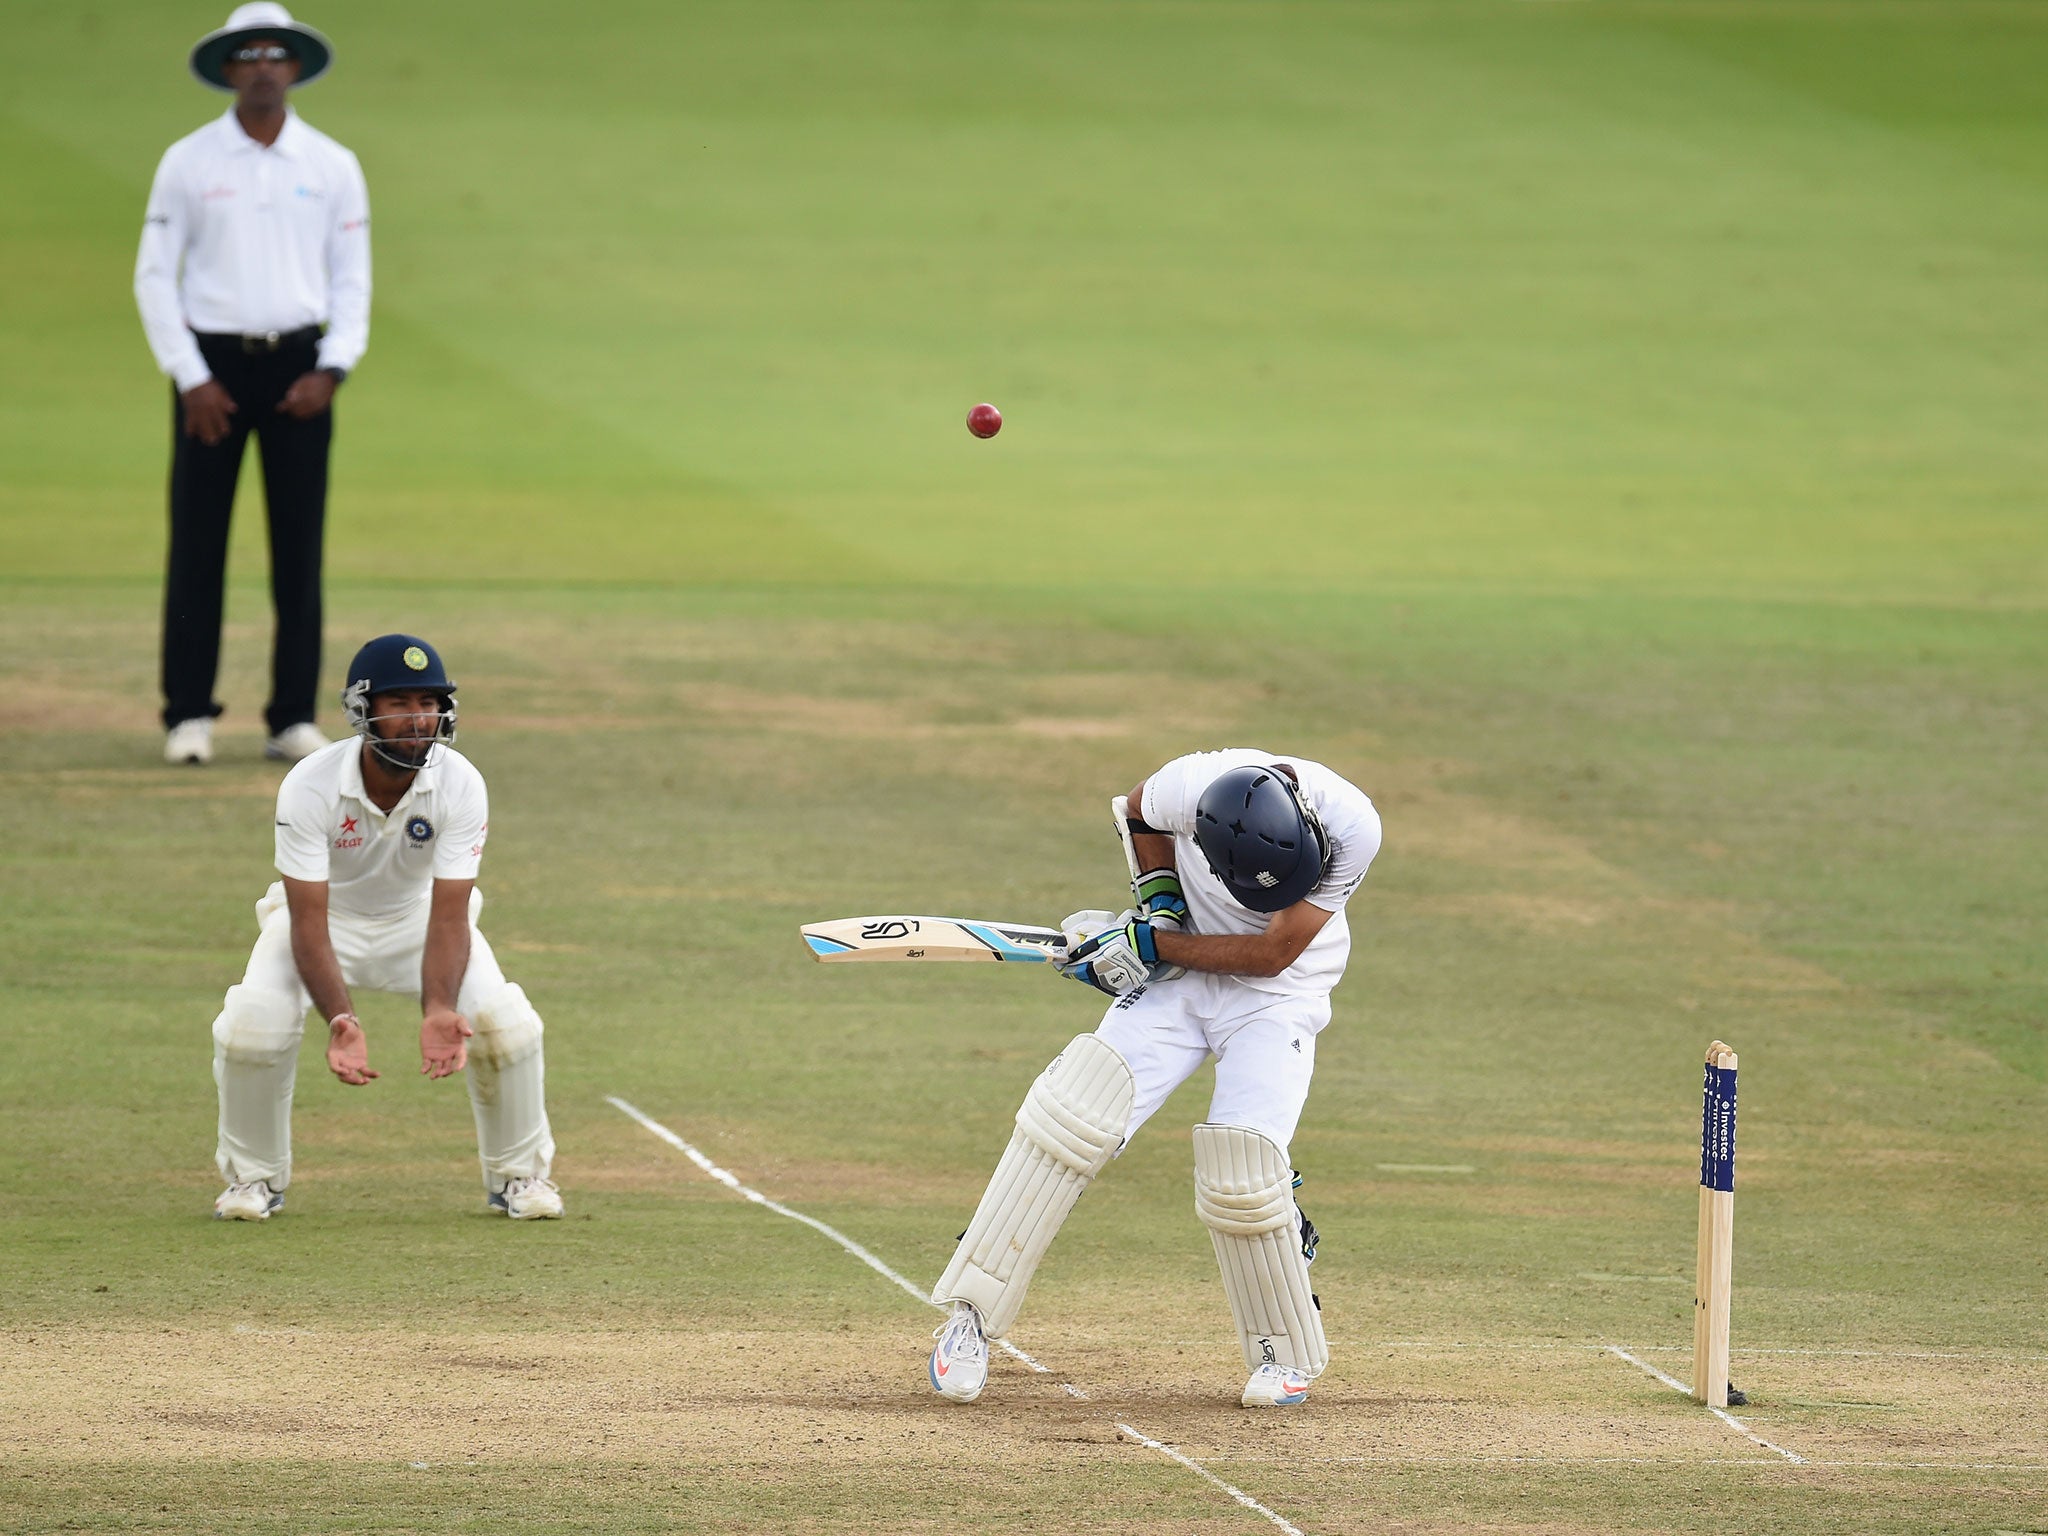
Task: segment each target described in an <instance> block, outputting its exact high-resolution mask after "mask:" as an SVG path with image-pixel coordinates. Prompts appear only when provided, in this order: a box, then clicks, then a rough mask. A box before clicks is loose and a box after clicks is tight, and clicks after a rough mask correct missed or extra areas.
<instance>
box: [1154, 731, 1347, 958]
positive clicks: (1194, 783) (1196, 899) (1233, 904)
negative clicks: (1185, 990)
mask: <svg viewBox="0 0 2048 1536" xmlns="http://www.w3.org/2000/svg"><path fill="white" fill-rule="evenodd" d="M1275 763H1285V764H1286V765H1287V766H1288V767H1290V768H1292V769H1293V770H1294V771H1295V774H1296V776H1297V777H1298V779H1299V781H1300V784H1301V792H1302V795H1303V796H1304V797H1305V798H1306V799H1307V801H1308V803H1309V804H1310V805H1311V806H1313V807H1314V808H1315V812H1316V815H1317V816H1319V817H1321V818H1322V823H1323V830H1324V831H1325V832H1327V833H1329V835H1330V861H1329V863H1328V864H1327V865H1326V866H1325V867H1324V869H1323V878H1322V880H1321V881H1320V882H1319V883H1318V884H1317V886H1316V888H1315V889H1314V890H1312V891H1310V892H1309V893H1308V900H1309V901H1311V902H1313V903H1314V904H1315V905H1316V906H1319V907H1321V908H1322V909H1323V910H1324V911H1325V912H1329V913H1332V914H1334V915H1333V916H1332V917H1331V918H1330V920H1329V921H1328V922H1327V923H1325V924H1323V926H1322V929H1321V931H1320V932H1318V933H1317V934H1316V936H1315V937H1314V938H1313V939H1311V940H1309V945H1308V948H1307V949H1306V950H1304V951H1302V955H1301V958H1300V959H1299V960H1296V961H1295V962H1294V964H1292V965H1291V966H1289V967H1288V968H1287V969H1286V970H1284V971H1282V972H1281V973H1280V974H1279V975H1278V976H1237V977H1232V978H1231V979H1232V980H1233V981H1236V982H1239V983H1242V984H1243V985H1244V986H1247V987H1251V988H1253V989H1254V990H1256V991H1260V992H1278V993H1282V994H1285V995H1289V996H1296V997H1320V996H1326V995H1327V994H1328V993H1329V992H1330V990H1331V989H1332V988H1333V987H1335V986H1336V985H1337V983H1338V981H1340V980H1341V979H1342V978H1343V975H1344V963H1345V962H1346V961H1347V960H1349V959H1350V958H1351V928H1350V925H1349V924H1348V923H1347V922H1346V921H1345V919H1344V904H1345V903H1346V902H1347V901H1349V900H1350V899H1351V893H1352V892H1353V891H1355V890H1357V889H1358V884H1359V882H1360V881H1361V880H1363V879H1364V878H1365V872H1366V870H1367V868H1368V867H1370V866H1371V864H1372V861H1373V856H1374V855H1375V854H1377V853H1378V852H1379V851H1380V813H1379V812H1378V811H1377V810H1375V809H1374V808H1373V803H1372V801H1371V800H1369V799H1367V798H1366V795H1365V792H1364V791H1363V790H1361V789H1360V788H1359V787H1358V786H1357V785H1355V784H1353V783H1351V781H1350V780H1348V779H1346V778H1344V777H1343V776H1342V775H1340V774H1339V773H1337V772H1336V771H1335V770H1334V769H1331V768H1325V767H1324V766H1323V765H1322V764H1321V763H1315V762H1310V761H1309V760H1308V759H1307V758H1304V757H1288V756H1284V755H1279V756H1276V755H1275V754H1273V753H1271V752H1260V751H1255V750H1254V749H1252V748H1250V747H1230V748H1226V749H1225V750H1223V751H1221V752H1192V753H1189V754H1188V755H1187V756H1186V757H1177V758H1175V759H1174V760H1173V761H1172V762H1170V763H1168V764H1167V765H1166V766H1165V767H1164V768H1161V769H1160V770H1159V771H1158V772H1157V773H1155V774H1153V775H1152V776H1151V777H1150V778H1148V779H1147V780H1146V781H1145V803H1144V804H1143V805H1142V806H1141V807H1140V808H1139V812H1138V814H1139V815H1141V816H1143V817H1144V819H1145V821H1146V822H1147V824H1149V825H1151V826H1154V827H1157V828H1158V829H1159V830H1160V831H1161V832H1171V833H1172V834H1173V855H1174V863H1175V865H1176V866H1177V867H1178V869H1179V871H1180V883H1181V889H1182V890H1183V891H1185V892H1186V893H1187V898H1188V916H1189V918H1190V919H1191V920H1192V926H1193V928H1194V931H1195V932H1196V933H1264V932H1265V931H1266V925H1267V924H1268V923H1270V922H1271V921H1272V918H1271V917H1270V916H1268V915H1267V914H1266V913H1263V912H1254V911H1252V910H1251V909H1250V908H1248V907H1243V906H1240V905H1239V904H1238V903H1237V901H1236V900H1235V899H1234V898H1233V897H1232V896H1231V894H1230V891H1229V888H1228V887H1227V886H1225V885H1224V884H1223V882H1222V881H1221V880H1218V879H1217V878H1216V876H1215V875H1214V874H1212V873H1211V872H1210V870H1209V863H1208V860H1207V859H1205V858H1204V857H1203V856H1202V849H1201V845H1200V844H1199V843H1197V842H1196V841H1195V807H1196V805H1197V804H1199V803H1200V801H1201V798H1202V791H1203V790H1205V789H1207V788H1208V787H1209V786H1210V785H1211V784H1212V783H1214V782H1215V781H1216V779H1217V778H1218V777H1220V776H1221V775H1223V774H1226V773H1228V772H1230V770H1231V769H1233V768H1244V767H1249V766H1253V765H1257V766H1260V767H1270V766H1271V765H1273V764H1275Z"/></svg>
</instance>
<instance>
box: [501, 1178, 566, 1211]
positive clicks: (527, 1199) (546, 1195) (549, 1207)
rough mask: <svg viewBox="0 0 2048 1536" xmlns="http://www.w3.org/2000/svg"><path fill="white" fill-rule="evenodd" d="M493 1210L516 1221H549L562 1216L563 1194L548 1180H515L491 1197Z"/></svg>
mask: <svg viewBox="0 0 2048 1536" xmlns="http://www.w3.org/2000/svg"><path fill="white" fill-rule="evenodd" d="M491 1209H492V1210H494V1211H503V1212H504V1213H505V1214H506V1215H507V1216H510V1217H511V1218H512V1219H513V1220H514V1221H547V1220H551V1219H553V1218H554V1217H557V1216H560V1215H561V1214H562V1192H561V1191H560V1190H558V1189H556V1188H555V1186H554V1183H553V1182H552V1181H551V1180H548V1179H514V1180H512V1181H511V1182H510V1183H509V1184H507V1185H506V1186H505V1187H504V1188H503V1189H501V1190H499V1191H498V1192H497V1193H496V1194H494V1195H492V1196H491Z"/></svg>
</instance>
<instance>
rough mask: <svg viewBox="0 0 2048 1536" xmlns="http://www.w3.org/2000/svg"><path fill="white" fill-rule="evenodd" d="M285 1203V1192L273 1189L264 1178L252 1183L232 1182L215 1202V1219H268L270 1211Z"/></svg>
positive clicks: (279, 1207)
mask: <svg viewBox="0 0 2048 1536" xmlns="http://www.w3.org/2000/svg"><path fill="white" fill-rule="evenodd" d="M283 1205H284V1192H283V1191H282V1190H272V1189H271V1187H270V1186H269V1185H268V1184H267V1183H265V1182H264V1181H263V1180H262V1179H257V1180H256V1181H255V1182H254V1183H250V1184H230V1185H229V1186H228V1187H227V1188H226V1189H224V1190H222V1191H221V1192H220V1198H219V1199H218V1200H216V1201H214V1202H213V1219H214V1220H215V1221H268V1220H270V1213H271V1212H272V1211H275V1210H279V1209H281V1208H282V1207H283Z"/></svg>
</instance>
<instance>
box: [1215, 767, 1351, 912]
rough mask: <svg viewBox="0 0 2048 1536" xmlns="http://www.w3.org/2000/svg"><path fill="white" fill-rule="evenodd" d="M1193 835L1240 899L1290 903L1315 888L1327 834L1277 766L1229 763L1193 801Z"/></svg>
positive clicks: (1255, 903)
mask: <svg viewBox="0 0 2048 1536" xmlns="http://www.w3.org/2000/svg"><path fill="white" fill-rule="evenodd" d="M1195 842H1196V843H1197V844H1198V845H1199V846H1200V847H1201V850H1202V856H1203V857H1204V858H1205V859H1207V860H1208V861H1209V870H1210V873H1212V874H1214V875H1215V876H1216V878H1217V879H1218V880H1221V881H1222V882H1223V884H1224V886H1225V888H1226V889H1227V890H1229V892H1230V894H1231V895H1232V896H1233V897H1235V898H1236V899H1237V902H1238V904H1239V905H1240V906H1245V907H1249V908H1251V910H1252V911H1254V912H1278V911H1280V910H1281V909H1282V908H1283V907H1291V906H1293V905H1294V904H1295V903H1296V902H1297V901H1300V900H1301V899H1302V897H1304V896H1306V895H1307V894H1308V893H1309V892H1310V891H1312V890H1314V889H1315V888H1316V882H1317V881H1318V880H1320V879H1322V877H1323V866H1324V865H1325V864H1326V863H1328V862H1329V858H1330V837H1329V834H1328V833H1327V832H1325V831H1324V830H1323V823H1322V820H1321V818H1320V817H1318V816H1317V815H1316V813H1315V812H1314V810H1312V809H1311V808H1310V806H1309V803H1308V801H1307V799H1305V798H1304V797H1303V795H1302V793H1301V790H1300V788H1299V786H1297V785H1296V784H1295V782H1294V780H1293V779H1292V778H1290V777H1289V776H1288V775H1287V774H1285V773H1283V772H1281V770H1279V769H1278V768H1266V767H1257V766H1253V767H1246V768H1233V769H1231V770H1230V772H1228V773H1226V774H1223V775H1221V776H1220V777H1218V778H1216V779H1214V780H1213V781H1211V783H1210V785H1209V787H1208V788H1207V789H1205V790H1203V791H1202V797H1201V798H1200V799H1199V800H1197V801H1196V802H1195Z"/></svg>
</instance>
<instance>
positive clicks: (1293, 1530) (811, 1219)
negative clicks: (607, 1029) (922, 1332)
mask: <svg viewBox="0 0 2048 1536" xmlns="http://www.w3.org/2000/svg"><path fill="white" fill-rule="evenodd" d="M605 1102H606V1103H607V1104H609V1105H611V1106H612V1107H613V1108H614V1109H617V1110H618V1111H619V1112H620V1113H622V1114H624V1115H626V1116H628V1117H630V1118H631V1119H634V1120H637V1121H638V1122H639V1123H640V1124H641V1125H642V1126H643V1127H644V1128H645V1129H647V1130H649V1131H652V1132H653V1133H654V1134H655V1135H656V1136H659V1137H660V1138H661V1139H662V1140H663V1141H665V1142H667V1143H668V1144H669V1145H670V1146H672V1147H674V1148H675V1149H676V1150H677V1151H678V1152H680V1153H682V1154H683V1156H685V1157H687V1158H688V1159H689V1160H690V1161H691V1162H693V1163H695V1164H696V1165H697V1166H698V1167H699V1168H701V1169H702V1170H703V1171H704V1172H705V1173H706V1174H708V1175H709V1176H710V1177H712V1178H714V1179H716V1180H717V1181H718V1182H719V1183H721V1184H723V1185H724V1186H725V1187H726V1188H727V1189H729V1190H731V1191H732V1192H733V1193H734V1194H736V1195H738V1196H739V1197H740V1198H741V1199H743V1200H750V1201H752V1202H753V1203H754V1204H755V1205H759V1206H765V1207H767V1209H769V1210H771V1211H773V1212H774V1213H775V1214H776V1215H778V1216H787V1217H788V1218H789V1219H790V1220H791V1221H798V1222H802V1223H803V1224H804V1225H805V1226H807V1227H809V1228H810V1229H811V1230H812V1231H813V1232H817V1233H820V1234H822V1235H823V1236H825V1237H829V1238H831V1239H832V1241H833V1242H835V1243H837V1244H838V1245H839V1246H840V1247H842V1248H844V1249H845V1250H846V1251H847V1252H848V1253H850V1254H852V1255H853V1256H854V1257H855V1258H856V1259H859V1260H860V1261H861V1263H863V1264H865V1265H867V1267H868V1268H869V1269H872V1270H873V1271H874V1272H875V1273H876V1274H878V1275H880V1276H881V1277H882V1278H883V1279H885V1280H887V1281H889V1282H890V1283H892V1284H894V1285H897V1286H900V1287H901V1288H902V1289H903V1290H904V1291H906V1292H907V1293H909V1294H910V1295H912V1296H914V1297H916V1298H917V1300H918V1301H919V1302H920V1303H921V1304H922V1305H924V1306H928V1307H936V1308H937V1310H939V1311H941V1312H943V1311H945V1310H946V1308H944V1307H941V1306H938V1304H937V1303H936V1302H934V1301H933V1300H932V1299H931V1297H929V1296H928V1295H926V1294H925V1293H924V1292H923V1291H922V1290H920V1289H919V1288H918V1287H917V1286H916V1285H914V1284H912V1283H911V1282H910V1281H909V1280H907V1279H906V1278H904V1276H902V1275H901V1274H899V1273H898V1272H897V1271H895V1270H894V1269H891V1268H890V1267H889V1266H888V1265H887V1264H885V1263H883V1262H882V1261H881V1260H880V1259H879V1258H877V1257H875V1255H874V1254H872V1253H870V1252H869V1251H868V1250H867V1249H865V1248H863V1247H862V1246H861V1245H860V1244H859V1243H856V1242H855V1241H854V1240H853V1239H852V1238H850V1237H848V1236H847V1235H846V1234H845V1233H844V1232H842V1231H840V1230H839V1229H838V1228H837V1227H834V1226H830V1225H828V1224H827V1223H825V1222H822V1221H820V1220H818V1218H817V1217H815V1216H806V1215H805V1214H804V1213H803V1212H802V1211H796V1210H791V1209H790V1208H789V1207H788V1206H786V1205H784V1204H782V1203H781V1202H780V1201H777V1200H770V1199H769V1198H768V1197H767V1196H766V1195H764V1194H762V1193H761V1192H760V1191H759V1190H758V1189H749V1188H748V1187H747V1186H746V1185H744V1184H742V1183H741V1182H740V1181H739V1176H738V1175H737V1174H734V1173H731V1172H728V1171H727V1170H726V1169H724V1168H721V1167H719V1166H718V1164H716V1163H714V1162H712V1161H711V1159H710V1158H708V1157H706V1156H705V1155H704V1154H703V1153H702V1152H699V1151H698V1150H697V1149H696V1148H695V1147H693V1146H691V1145H690V1144H689V1143H688V1142H687V1141H685V1140H683V1138H682V1137H680V1136H678V1135H677V1134H676V1133H675V1132H674V1131H672V1130H670V1129H669V1128H668V1127H667V1126H665V1125H663V1124H662V1123H661V1122H660V1121H659V1120H656V1119H653V1118H652V1117H650V1116H648V1115H645V1114H642V1113H641V1112H640V1111H639V1110H637V1109H635V1108H634V1107H633V1106H632V1105H631V1104H628V1103H627V1102H626V1101H625V1100H624V1099H622V1098H620V1097H618V1096H617V1095H616V1094H606V1095H605ZM994 1343H995V1345H996V1347H997V1348H999V1349H1001V1350H1003V1351H1004V1352H1005V1353H1006V1354H1008V1355H1010V1356H1011V1357H1012V1358H1013V1359H1016V1360H1019V1361H1021V1362H1022V1363H1023V1364H1025V1365H1026V1366H1028V1367H1030V1368H1031V1369H1032V1370H1034V1371H1036V1372H1038V1373H1039V1374H1040V1375H1041V1376H1050V1375H1051V1374H1052V1370H1051V1368H1050V1367H1048V1366H1044V1365H1040V1364H1039V1363H1038V1362H1037V1361H1036V1360H1034V1359H1032V1358H1031V1356H1029V1355H1027V1354H1026V1353H1024V1351H1023V1350H1021V1349H1018V1348H1017V1347H1016V1346H1015V1345H1013V1344H1011V1343H1010V1342H1009V1341H1008V1340H1006V1339H997V1340H995V1341H994ZM1060 1390H1061V1391H1062V1392H1064V1393H1066V1394H1067V1395H1068V1396H1069V1397H1072V1398H1075V1399H1078V1400H1079V1401H1081V1402H1084V1403H1085V1402H1088V1401H1089V1397H1088V1394H1087V1393H1086V1392H1083V1391H1082V1390H1081V1389H1080V1388H1079V1387H1077V1386H1074V1385H1073V1384H1072V1383H1070V1382H1064V1381H1063V1382H1061V1383H1060ZM1117 1428H1118V1429H1120V1430H1122V1431H1123V1432H1124V1433H1126V1434H1128V1435H1129V1436H1130V1437H1131V1438H1132V1439H1134V1440H1136V1441H1138V1442H1139V1443H1140V1444H1141V1445H1144V1446H1147V1447H1149V1448H1150V1449H1152V1450H1155V1451H1158V1452H1159V1453H1160V1454H1161V1455H1163V1456H1167V1457H1170V1458H1172V1459H1173V1460H1174V1461H1177V1462H1179V1463H1180V1464H1181V1465H1182V1466H1184V1467H1186V1468H1187V1469H1188V1470H1189V1471H1190V1472H1192V1473H1194V1474H1195V1475H1196V1476H1197V1477H1199V1478H1201V1479H1203V1480H1204V1481H1205V1482H1210V1483H1214V1484H1215V1485H1216V1486H1217V1487H1218V1488H1220V1489H1222V1490H1223V1491H1224V1492H1225V1493H1227V1494H1229V1495H1230V1496H1231V1497H1232V1498H1233V1499H1235V1500H1237V1502H1238V1503H1240V1504H1242V1505H1243V1506H1244V1507H1245V1508H1246V1509H1250V1510H1255V1511H1257V1512H1258V1513H1259V1514H1261V1515H1264V1516H1265V1517H1266V1518H1267V1519H1268V1520H1270V1521H1272V1522H1273V1523H1274V1524H1275V1525H1277V1526H1278V1527H1280V1529H1281V1530H1283V1531H1285V1532H1287V1533H1288V1536H1305V1533H1304V1532H1303V1531H1302V1530H1301V1528H1300V1527H1299V1526H1295V1525H1290V1524H1288V1523H1287V1521H1286V1520H1284V1519H1282V1518H1281V1517H1280V1516H1279V1515H1277V1514H1275V1513H1274V1512H1273V1511H1272V1510H1270V1509H1268V1508H1266V1506H1265V1505H1263V1504H1261V1503H1260V1502H1259V1501H1258V1500H1257V1499H1255V1498H1253V1497H1252V1496H1251V1495H1250V1494H1248V1493H1246V1492H1244V1491H1243V1490H1242V1489H1240V1488H1233V1487H1232V1486H1231V1485H1230V1484H1228V1483H1226V1482H1224V1481H1223V1479H1222V1478H1220V1477H1218V1476H1217V1475H1216V1474H1215V1473H1213V1472H1211V1471H1209V1470H1208V1469H1207V1468H1205V1467H1199V1466H1196V1465H1195V1463H1194V1462H1192V1461H1190V1460H1189V1459H1188V1458H1187V1457H1185V1456H1183V1455H1182V1454H1181V1453H1180V1452H1179V1451H1176V1450H1175V1449H1174V1448H1173V1447H1172V1446H1170V1445H1166V1444H1163V1443H1162V1442H1160V1441H1158V1440H1154V1439H1152V1438H1151V1437H1150V1436H1149V1435H1142V1434H1140V1433H1138V1431H1137V1430H1135V1429H1132V1428H1131V1426H1130V1425H1128V1424H1121V1423H1120V1424H1118V1425H1117Z"/></svg>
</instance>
